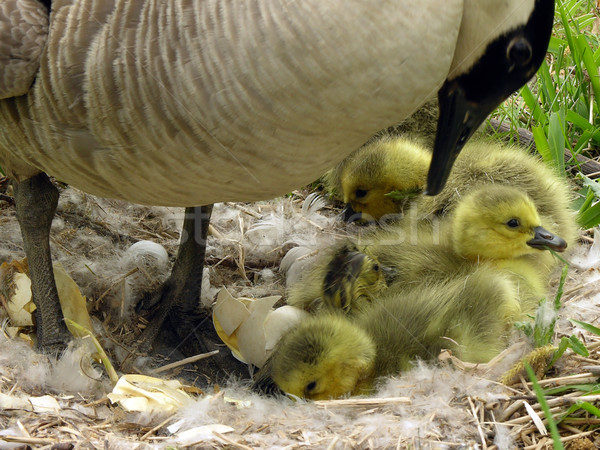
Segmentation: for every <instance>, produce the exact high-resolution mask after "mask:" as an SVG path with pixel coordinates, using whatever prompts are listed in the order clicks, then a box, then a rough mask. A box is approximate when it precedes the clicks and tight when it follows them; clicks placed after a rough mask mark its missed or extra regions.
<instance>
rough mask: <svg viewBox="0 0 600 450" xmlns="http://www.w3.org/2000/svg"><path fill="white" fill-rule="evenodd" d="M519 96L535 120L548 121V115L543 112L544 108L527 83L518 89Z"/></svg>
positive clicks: (539, 121)
mask: <svg viewBox="0 0 600 450" xmlns="http://www.w3.org/2000/svg"><path fill="white" fill-rule="evenodd" d="M520 94H521V97H523V100H524V101H525V104H526V105H527V107H528V108H529V110H530V111H531V115H532V116H533V118H534V119H535V120H536V122H538V123H540V124H545V123H547V122H548V116H547V115H546V113H545V112H544V110H543V109H542V108H541V107H540V105H539V103H538V101H537V98H536V97H535V96H534V95H533V92H531V89H529V87H528V86H527V85H525V86H523V87H522V88H521V90H520Z"/></svg>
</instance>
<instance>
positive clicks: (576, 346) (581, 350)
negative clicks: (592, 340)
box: [569, 334, 590, 358]
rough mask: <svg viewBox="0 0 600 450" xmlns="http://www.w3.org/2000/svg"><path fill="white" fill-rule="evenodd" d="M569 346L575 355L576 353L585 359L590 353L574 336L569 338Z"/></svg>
mask: <svg viewBox="0 0 600 450" xmlns="http://www.w3.org/2000/svg"><path fill="white" fill-rule="evenodd" d="M569 345H570V346H571V348H572V349H573V351H574V352H575V353H577V354H578V355H580V356H583V357H586V358H587V357H588V356H590V352H589V351H588V349H587V348H586V346H585V344H584V343H583V342H581V341H580V340H579V338H578V337H577V336H575V335H574V334H573V335H571V336H569Z"/></svg>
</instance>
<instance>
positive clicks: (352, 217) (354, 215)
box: [342, 203, 376, 225]
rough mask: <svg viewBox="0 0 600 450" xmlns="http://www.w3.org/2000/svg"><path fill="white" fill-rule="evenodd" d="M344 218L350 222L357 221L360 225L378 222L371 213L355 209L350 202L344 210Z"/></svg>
mask: <svg viewBox="0 0 600 450" xmlns="http://www.w3.org/2000/svg"><path fill="white" fill-rule="evenodd" d="M342 220H343V221H344V222H346V223H348V224H351V223H357V224H359V225H370V224H372V223H374V222H376V220H375V219H373V218H372V217H371V216H370V215H369V214H363V213H360V212H356V211H354V210H353V209H352V206H351V205H350V203H346V206H344V209H343V210H342Z"/></svg>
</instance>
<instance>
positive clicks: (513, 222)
mask: <svg viewBox="0 0 600 450" xmlns="http://www.w3.org/2000/svg"><path fill="white" fill-rule="evenodd" d="M506 225H508V226H509V227H510V228H517V227H518V226H519V219H510V220H509V221H508V222H506Z"/></svg>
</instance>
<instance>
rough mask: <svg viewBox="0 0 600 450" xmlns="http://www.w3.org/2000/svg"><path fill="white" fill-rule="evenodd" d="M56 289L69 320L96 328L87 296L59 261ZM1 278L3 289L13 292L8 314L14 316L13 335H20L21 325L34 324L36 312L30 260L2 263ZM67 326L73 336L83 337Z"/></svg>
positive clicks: (55, 276) (9, 296)
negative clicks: (29, 265)
mask: <svg viewBox="0 0 600 450" xmlns="http://www.w3.org/2000/svg"><path fill="white" fill-rule="evenodd" d="M52 268H53V271H54V279H55V281H56V289H57V290H58V297H59V300H60V306H61V309H62V311H63V315H64V316H65V318H66V319H71V320H72V321H73V322H76V323H77V324H79V325H81V326H82V327H85V328H87V329H88V330H91V329H92V321H91V319H90V316H89V314H88V311H87V305H86V299H85V297H84V296H83V295H82V294H81V291H80V290H79V287H78V286H77V283H75V281H73V279H72V278H71V277H70V276H69V275H68V274H67V272H66V271H65V269H64V267H63V266H62V265H61V263H59V262H56V263H54V264H53V266H52ZM0 271H1V272H3V273H1V274H0V279H2V280H3V283H4V284H5V286H3V289H4V290H5V291H7V292H9V295H8V299H7V300H8V301H7V313H8V315H9V317H10V323H11V326H12V327H14V329H13V330H11V335H13V336H16V335H18V331H19V327H28V326H32V325H33V317H32V313H33V312H34V311H35V309H36V308H35V305H34V303H33V301H32V296H31V280H30V278H29V276H28V275H27V273H25V272H26V271H27V262H26V259H24V260H21V261H16V260H15V261H12V262H11V263H4V264H2V266H1V268H0ZM67 328H69V331H70V332H71V334H73V336H75V337H82V334H81V333H80V332H78V331H76V330H74V329H72V327H71V326H70V325H68V324H67Z"/></svg>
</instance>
